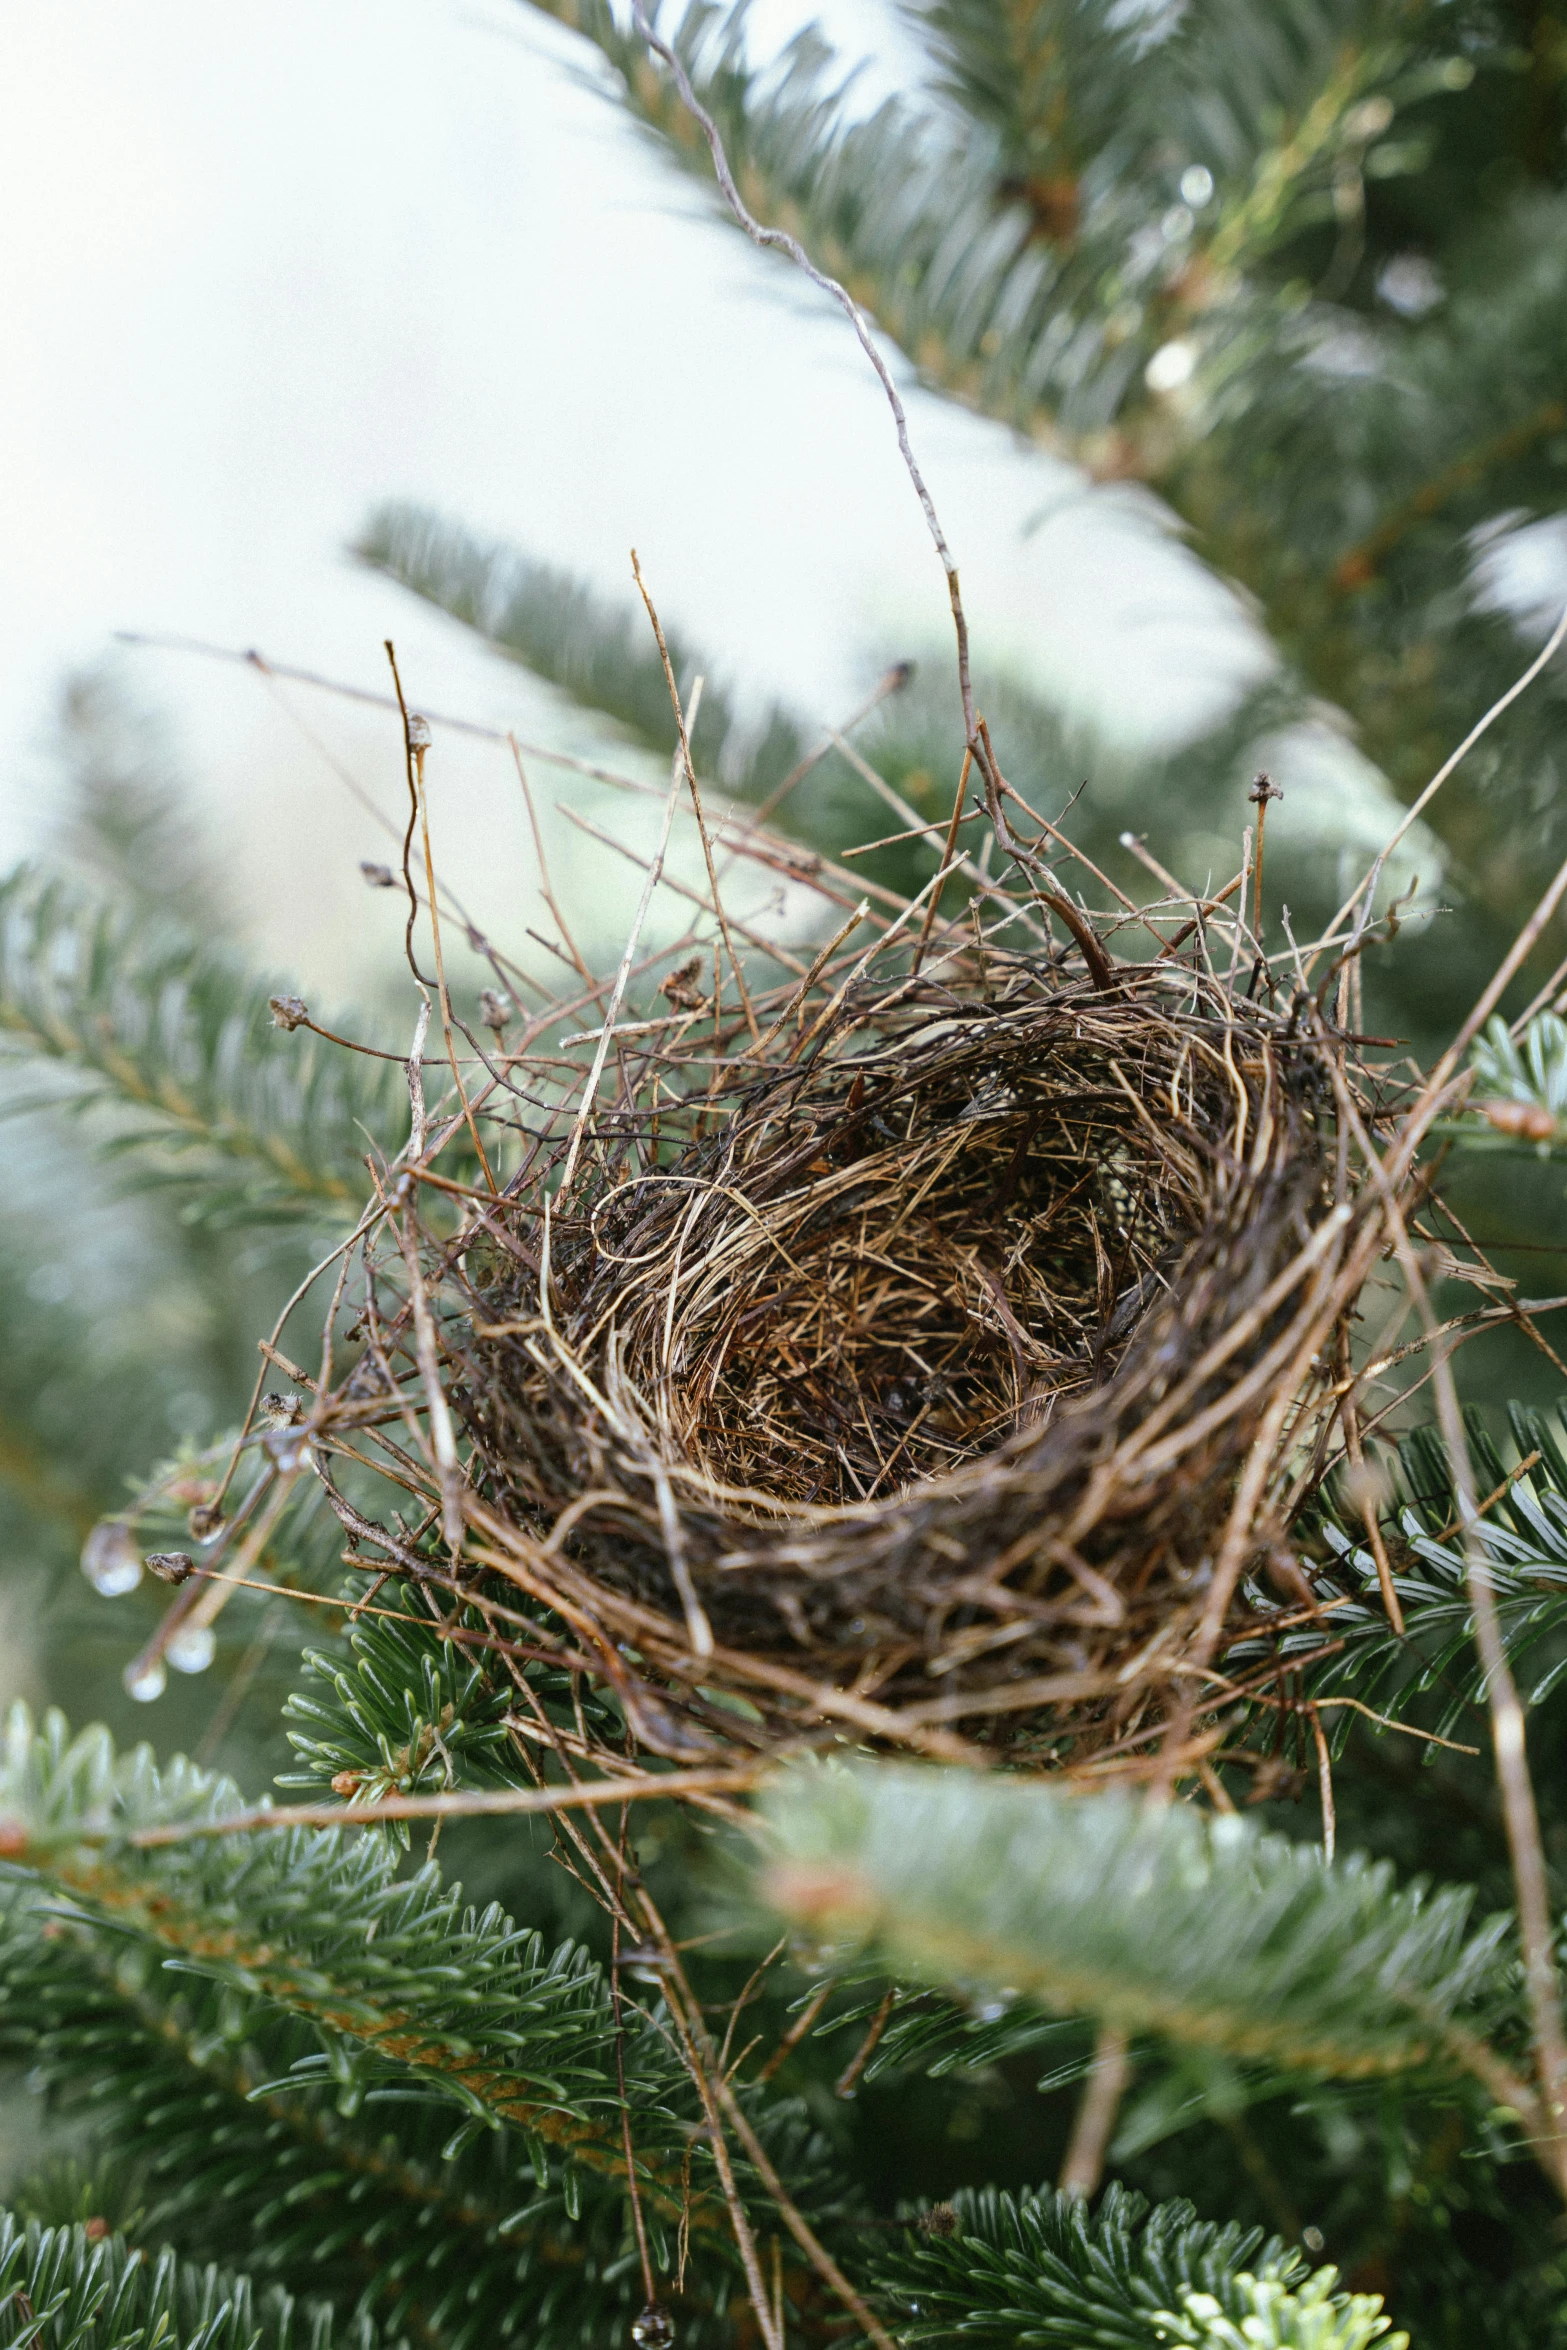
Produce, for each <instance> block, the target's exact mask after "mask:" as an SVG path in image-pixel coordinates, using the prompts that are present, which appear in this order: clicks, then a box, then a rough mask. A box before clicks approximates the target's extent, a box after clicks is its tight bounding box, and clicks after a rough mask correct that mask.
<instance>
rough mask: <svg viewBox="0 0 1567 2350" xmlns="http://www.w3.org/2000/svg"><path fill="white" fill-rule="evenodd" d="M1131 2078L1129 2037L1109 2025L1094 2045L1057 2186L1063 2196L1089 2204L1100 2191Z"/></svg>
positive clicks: (1106, 2025)
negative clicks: (1122, 2100)
mask: <svg viewBox="0 0 1567 2350" xmlns="http://www.w3.org/2000/svg"><path fill="white" fill-rule="evenodd" d="M1131 2077H1132V2066H1131V2058H1130V2055H1129V2054H1128V2042H1127V2038H1126V2034H1125V2033H1124V2032H1118V2031H1116V2030H1115V2029H1114V2027H1113V2026H1112V2025H1110V2024H1105V2025H1103V2026H1101V2028H1100V2032H1099V2037H1098V2039H1097V2040H1096V2041H1095V2043H1094V2056H1093V2064H1092V2067H1091V2069H1090V2071H1089V2075H1088V2078H1087V2080H1086V2081H1085V2082H1084V2083H1083V2094H1082V2097H1081V2098H1080V2100H1079V2101H1078V2108H1077V2119H1076V2120H1075V2121H1074V2122H1073V2124H1072V2135H1071V2138H1070V2139H1069V2140H1068V2142H1067V2149H1066V2159H1065V2161H1064V2162H1063V2163H1062V2165H1061V2176H1060V2178H1059V2179H1058V2180H1057V2182H1056V2184H1057V2186H1058V2187H1059V2189H1060V2191H1061V2193H1062V2194H1063V2195H1075V2196H1080V2197H1081V2198H1082V2199H1083V2200H1084V2201H1085V2202H1086V2200H1087V2199H1088V2197H1089V2196H1090V2195H1092V2194H1093V2193H1094V2192H1095V2190H1096V2189H1097V2187H1098V2185H1099V2181H1100V2179H1101V2178H1102V2177H1103V2175H1104V2166H1105V2156H1106V2154H1107V2153H1108V2152H1109V2148H1110V2136H1111V2132H1112V2131H1113V2130H1114V2128H1115V2117H1116V2115H1117V2113H1118V2112H1119V2111H1120V2108H1121V2099H1122V2097H1123V2096H1124V2095H1125V2094H1126V2085H1127V2083H1128V2081H1129V2080H1130V2079H1131Z"/></svg>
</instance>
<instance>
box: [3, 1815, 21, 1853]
mask: <svg viewBox="0 0 1567 2350" xmlns="http://www.w3.org/2000/svg"><path fill="white" fill-rule="evenodd" d="M26 1850H27V1830H26V1829H25V1828H24V1827H23V1825H22V1823H21V1821H20V1820H0V1860H16V1859H18V1858H19V1857H20V1855H21V1854H22V1853H24V1852H25V1851H26Z"/></svg>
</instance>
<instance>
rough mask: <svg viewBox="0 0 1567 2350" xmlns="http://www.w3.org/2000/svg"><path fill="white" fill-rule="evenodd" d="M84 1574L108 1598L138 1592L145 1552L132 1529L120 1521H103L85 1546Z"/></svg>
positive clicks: (102, 1519)
mask: <svg viewBox="0 0 1567 2350" xmlns="http://www.w3.org/2000/svg"><path fill="white" fill-rule="evenodd" d="M82 1573H83V1574H84V1575H85V1576H86V1578H87V1580H88V1582H89V1583H90V1584H91V1585H92V1587H93V1589H94V1591H96V1592H99V1593H100V1594H101V1595H102V1597H103V1598H105V1599H118V1598H120V1597H121V1595H122V1594H123V1593H124V1592H127V1591H134V1590H135V1588H136V1586H137V1584H138V1583H139V1582H140V1581H141V1552H140V1551H139V1550H138V1549H137V1547H136V1545H135V1543H134V1542H133V1541H132V1539H131V1531H130V1528H129V1527H128V1526H122V1525H121V1523H120V1521H119V1519H118V1518H100V1519H99V1520H98V1523H97V1525H96V1526H94V1528H93V1530H92V1532H91V1533H90V1534H89V1535H88V1537H87V1540H86V1541H85V1542H84V1543H83V1544H82Z"/></svg>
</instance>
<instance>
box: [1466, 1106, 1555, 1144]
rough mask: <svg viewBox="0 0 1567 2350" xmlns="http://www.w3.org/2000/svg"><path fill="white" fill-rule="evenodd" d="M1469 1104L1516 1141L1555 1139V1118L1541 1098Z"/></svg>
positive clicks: (1546, 1140) (1552, 1140) (1498, 1129)
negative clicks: (1537, 1100) (1527, 1100)
mask: <svg viewBox="0 0 1567 2350" xmlns="http://www.w3.org/2000/svg"><path fill="white" fill-rule="evenodd" d="M1471 1107H1472V1108H1473V1109H1475V1110H1476V1111H1478V1113H1479V1115H1480V1116H1481V1117H1482V1118H1483V1119H1484V1120H1485V1122H1486V1124H1487V1125H1488V1126H1494V1127H1495V1129H1496V1131H1497V1133H1498V1134H1510V1135H1512V1136H1514V1137H1515V1138H1516V1140H1517V1141H1519V1142H1554V1141H1555V1140H1556V1120H1555V1119H1554V1118H1553V1117H1552V1116H1551V1113H1550V1111H1549V1110H1548V1109H1547V1108H1546V1106H1545V1104H1544V1103H1543V1102H1474V1103H1472V1104H1471Z"/></svg>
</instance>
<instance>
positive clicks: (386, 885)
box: [359, 857, 397, 889]
mask: <svg viewBox="0 0 1567 2350" xmlns="http://www.w3.org/2000/svg"><path fill="white" fill-rule="evenodd" d="M359 870H360V872H361V873H362V874H363V875H364V877H365V879H366V881H368V882H369V884H370V887H371V888H372V889H395V888H396V887H397V876H396V874H395V873H394V872H393V871H392V868H391V866H390V865H377V864H376V863H375V861H374V859H373V858H371V857H361V858H360V860H359Z"/></svg>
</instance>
